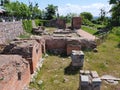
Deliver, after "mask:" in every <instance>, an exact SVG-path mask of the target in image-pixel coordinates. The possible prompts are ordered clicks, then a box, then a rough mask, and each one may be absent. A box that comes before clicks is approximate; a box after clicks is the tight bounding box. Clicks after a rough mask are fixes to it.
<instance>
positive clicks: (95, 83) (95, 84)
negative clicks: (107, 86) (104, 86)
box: [92, 78, 102, 90]
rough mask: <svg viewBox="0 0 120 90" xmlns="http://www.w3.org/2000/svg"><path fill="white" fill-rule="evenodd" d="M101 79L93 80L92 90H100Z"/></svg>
mask: <svg viewBox="0 0 120 90" xmlns="http://www.w3.org/2000/svg"><path fill="white" fill-rule="evenodd" d="M101 82H102V81H101V79H100V78H93V79H92V88H93V90H100V86H101Z"/></svg>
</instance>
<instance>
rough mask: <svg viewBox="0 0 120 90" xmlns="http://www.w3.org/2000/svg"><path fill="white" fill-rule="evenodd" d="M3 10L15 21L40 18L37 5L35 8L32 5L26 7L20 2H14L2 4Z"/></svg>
mask: <svg viewBox="0 0 120 90" xmlns="http://www.w3.org/2000/svg"><path fill="white" fill-rule="evenodd" d="M4 8H5V9H6V11H7V12H8V13H7V14H8V15H9V16H14V17H15V18H17V19H30V18H33V19H35V18H41V11H40V9H39V8H38V4H37V3H36V4H35V6H33V5H32V4H30V5H29V6H27V5H26V4H24V3H22V2H21V3H20V2H19V1H16V2H10V3H6V4H4Z"/></svg>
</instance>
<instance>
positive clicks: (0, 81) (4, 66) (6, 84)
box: [0, 55, 30, 90]
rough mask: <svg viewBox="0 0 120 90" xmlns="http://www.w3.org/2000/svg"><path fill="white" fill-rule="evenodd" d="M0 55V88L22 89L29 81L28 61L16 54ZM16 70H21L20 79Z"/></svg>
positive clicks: (1, 89) (4, 89) (6, 89)
mask: <svg viewBox="0 0 120 90" xmlns="http://www.w3.org/2000/svg"><path fill="white" fill-rule="evenodd" d="M0 57H1V58H0V90H22V89H23V88H24V87H25V86H26V85H28V84H29V82H30V69H29V63H28V62H26V60H25V59H23V58H22V57H21V56H18V55H0ZM18 72H21V80H19V79H18Z"/></svg>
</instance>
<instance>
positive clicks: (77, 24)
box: [72, 17, 82, 29]
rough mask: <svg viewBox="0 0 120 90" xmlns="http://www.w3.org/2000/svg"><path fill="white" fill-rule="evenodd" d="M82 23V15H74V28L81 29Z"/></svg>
mask: <svg viewBox="0 0 120 90" xmlns="http://www.w3.org/2000/svg"><path fill="white" fill-rule="evenodd" d="M81 25H82V19H81V17H73V18H72V29H80V28H81Z"/></svg>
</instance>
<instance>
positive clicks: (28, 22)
mask: <svg viewBox="0 0 120 90" xmlns="http://www.w3.org/2000/svg"><path fill="white" fill-rule="evenodd" d="M22 23H23V28H24V30H25V31H26V32H27V33H31V31H32V21H31V20H23V22H22Z"/></svg>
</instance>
